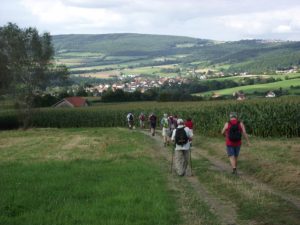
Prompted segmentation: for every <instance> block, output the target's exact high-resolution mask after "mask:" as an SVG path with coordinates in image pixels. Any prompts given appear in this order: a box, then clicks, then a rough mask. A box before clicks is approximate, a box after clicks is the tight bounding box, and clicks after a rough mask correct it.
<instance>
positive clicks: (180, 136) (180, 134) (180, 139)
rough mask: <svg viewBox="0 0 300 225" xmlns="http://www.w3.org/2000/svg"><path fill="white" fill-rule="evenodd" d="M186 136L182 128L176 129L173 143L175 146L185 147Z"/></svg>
mask: <svg viewBox="0 0 300 225" xmlns="http://www.w3.org/2000/svg"><path fill="white" fill-rule="evenodd" d="M188 140H189V138H188V136H187V134H186V132H185V130H184V127H183V128H177V129H176V134H175V143H176V144H177V145H185V144H186V143H188Z"/></svg>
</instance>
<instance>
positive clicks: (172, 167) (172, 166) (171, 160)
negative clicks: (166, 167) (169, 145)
mask: <svg viewBox="0 0 300 225" xmlns="http://www.w3.org/2000/svg"><path fill="white" fill-rule="evenodd" d="M174 151H175V150H174V149H172V160H171V173H172V172H173V159H174Z"/></svg>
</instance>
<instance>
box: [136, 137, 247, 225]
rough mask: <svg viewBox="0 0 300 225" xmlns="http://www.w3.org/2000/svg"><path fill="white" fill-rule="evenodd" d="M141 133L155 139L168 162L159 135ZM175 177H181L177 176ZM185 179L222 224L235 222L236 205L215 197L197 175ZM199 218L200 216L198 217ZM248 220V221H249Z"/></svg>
mask: <svg viewBox="0 0 300 225" xmlns="http://www.w3.org/2000/svg"><path fill="white" fill-rule="evenodd" d="M140 132H141V133H143V134H145V135H147V136H149V137H151V138H152V139H154V140H155V141H156V144H157V146H159V147H160V151H158V153H159V154H160V155H161V156H162V157H163V158H164V159H165V160H167V161H168V162H169V163H170V162H171V160H172V156H171V155H170V152H169V151H168V150H167V148H166V149H164V147H163V141H162V137H161V136H157V135H155V136H151V134H150V133H149V132H146V131H140ZM170 176H171V177H173V178H171V179H175V178H174V175H170ZM177 179H181V177H177ZM185 179H186V181H187V182H188V183H189V184H190V186H191V187H192V188H193V190H194V193H195V194H196V195H197V196H198V197H199V198H200V199H201V200H202V201H204V202H205V203H206V204H207V205H209V206H210V211H211V212H212V213H213V214H215V215H217V217H218V219H219V220H220V222H221V224H222V225H234V224H237V222H236V221H237V213H236V206H235V205H234V204H233V203H232V202H225V201H223V200H221V199H219V198H217V197H214V196H213V195H212V194H210V192H209V191H208V190H207V189H206V188H205V186H203V185H202V184H201V183H200V182H199V180H198V179H197V177H195V176H187V177H185ZM200 220H201V218H200ZM249 222H250V221H249Z"/></svg>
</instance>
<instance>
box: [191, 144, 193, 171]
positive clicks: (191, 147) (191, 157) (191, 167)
mask: <svg viewBox="0 0 300 225" xmlns="http://www.w3.org/2000/svg"><path fill="white" fill-rule="evenodd" d="M190 167H191V176H193V167H192V147H190Z"/></svg>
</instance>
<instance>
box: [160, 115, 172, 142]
mask: <svg viewBox="0 0 300 225" xmlns="http://www.w3.org/2000/svg"><path fill="white" fill-rule="evenodd" d="M160 126H161V127H162V136H163V139H164V146H165V147H166V146H167V145H169V144H170V132H171V131H170V124H169V119H168V114H166V113H165V114H164V117H163V118H162V119H161V121H160Z"/></svg>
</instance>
